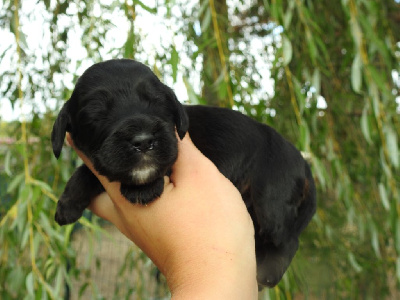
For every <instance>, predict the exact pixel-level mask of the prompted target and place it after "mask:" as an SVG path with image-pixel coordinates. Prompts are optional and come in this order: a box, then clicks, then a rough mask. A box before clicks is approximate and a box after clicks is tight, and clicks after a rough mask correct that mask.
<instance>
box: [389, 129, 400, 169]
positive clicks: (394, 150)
mask: <svg viewBox="0 0 400 300" xmlns="http://www.w3.org/2000/svg"><path fill="white" fill-rule="evenodd" d="M386 140H387V147H388V152H389V157H390V160H391V162H392V164H393V166H394V167H395V168H399V160H400V153H399V143H398V139H397V133H396V132H395V131H394V130H393V129H392V127H388V128H387V129H386Z"/></svg>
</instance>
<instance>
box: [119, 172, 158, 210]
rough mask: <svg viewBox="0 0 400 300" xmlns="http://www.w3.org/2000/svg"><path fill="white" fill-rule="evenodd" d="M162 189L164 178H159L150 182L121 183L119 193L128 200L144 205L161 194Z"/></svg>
mask: <svg viewBox="0 0 400 300" xmlns="http://www.w3.org/2000/svg"><path fill="white" fill-rule="evenodd" d="M163 190H164V179H163V178H159V179H157V180H156V181H154V182H152V183H151V184H146V185H125V184H121V194H122V195H123V196H124V197H125V198H126V199H128V200H129V202H132V203H134V204H135V203H137V204H142V205H146V204H148V203H150V202H152V201H153V200H155V199H157V198H158V197H160V196H161V194H162V192H163Z"/></svg>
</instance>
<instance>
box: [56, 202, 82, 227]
mask: <svg viewBox="0 0 400 300" xmlns="http://www.w3.org/2000/svg"><path fill="white" fill-rule="evenodd" d="M83 210H84V209H82V208H79V207H75V206H73V205H69V204H68V201H67V199H65V197H63V198H61V199H60V200H59V201H58V203H57V209H56V214H55V217H54V219H55V220H56V222H57V223H58V224H59V225H61V226H62V225H67V224H71V223H74V222H76V221H78V219H79V218H80V217H82V214H83Z"/></svg>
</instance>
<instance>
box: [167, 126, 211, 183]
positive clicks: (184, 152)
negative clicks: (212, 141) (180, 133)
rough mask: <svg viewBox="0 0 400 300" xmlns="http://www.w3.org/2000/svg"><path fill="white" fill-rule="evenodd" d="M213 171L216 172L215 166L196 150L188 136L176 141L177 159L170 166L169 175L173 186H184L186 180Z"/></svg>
mask: <svg viewBox="0 0 400 300" xmlns="http://www.w3.org/2000/svg"><path fill="white" fill-rule="evenodd" d="M213 170H214V171H218V170H217V168H216V167H215V165H214V164H213V163H212V162H211V161H210V160H209V159H208V158H207V157H206V156H204V154H203V153H201V152H200V150H199V149H197V148H196V146H195V145H194V144H193V142H192V140H191V139H190V137H189V136H188V134H186V136H185V137H184V139H183V140H178V158H177V160H176V162H175V163H174V165H173V166H172V174H171V180H172V182H173V183H174V185H177V184H182V185H183V184H186V182H187V181H188V180H193V178H194V177H198V176H199V175H203V174H204V172H213Z"/></svg>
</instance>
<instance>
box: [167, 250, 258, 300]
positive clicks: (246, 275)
mask: <svg viewBox="0 0 400 300" xmlns="http://www.w3.org/2000/svg"><path fill="white" fill-rule="evenodd" d="M196 252H197V251H194V252H193V253H194V254H195V253H196ZM202 252H203V253H204V250H203V251H202ZM210 252H215V253H212V254H211V255H209V256H207V257H206V258H205V257H200V256H197V257H193V258H191V259H188V260H186V261H185V262H184V265H183V264H178V265H176V266H175V268H169V270H170V272H168V273H166V274H165V275H166V278H167V283H168V286H169V288H170V291H171V295H172V299H174V300H180V299H257V294H258V287H257V280H256V263H255V259H254V253H252V252H250V253H246V251H244V252H243V253H235V254H233V253H229V252H226V251H220V250H218V249H212V248H211V249H210V251H209V253H210Z"/></svg>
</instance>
